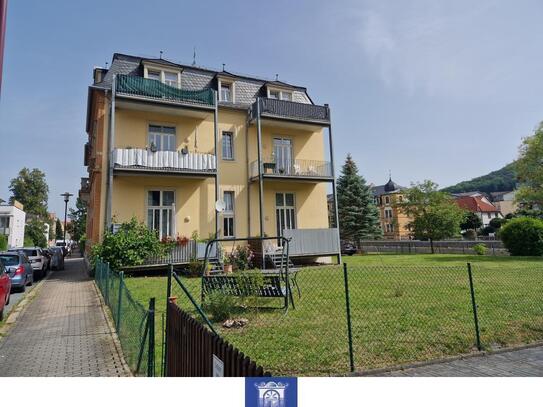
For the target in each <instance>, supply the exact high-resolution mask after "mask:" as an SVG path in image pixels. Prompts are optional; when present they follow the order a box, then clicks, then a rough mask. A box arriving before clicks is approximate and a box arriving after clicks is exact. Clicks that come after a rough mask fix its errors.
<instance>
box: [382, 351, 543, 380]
mask: <svg viewBox="0 0 543 407" xmlns="http://www.w3.org/2000/svg"><path fill="white" fill-rule="evenodd" d="M379 376H463V377H470V376H543V346H537V347H533V348H525V349H519V350H512V351H507V352H500V353H493V354H489V355H484V356H474V357H469V358H465V359H458V360H454V361H451V362H444V363H435V364H431V365H426V366H419V367H414V368H411V369H405V370H396V371H392V372H387V373H383V374H381V375H379Z"/></svg>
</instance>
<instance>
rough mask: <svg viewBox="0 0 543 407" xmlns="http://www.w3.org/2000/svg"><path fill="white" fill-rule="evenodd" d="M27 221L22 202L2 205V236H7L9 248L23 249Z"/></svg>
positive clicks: (0, 221)
mask: <svg viewBox="0 0 543 407" xmlns="http://www.w3.org/2000/svg"><path fill="white" fill-rule="evenodd" d="M25 221H26V213H25V211H24V208H23V205H22V204H21V203H20V202H18V201H15V202H13V205H8V204H0V234H2V235H5V236H7V238H8V248H16V247H23V245H24V240H25Z"/></svg>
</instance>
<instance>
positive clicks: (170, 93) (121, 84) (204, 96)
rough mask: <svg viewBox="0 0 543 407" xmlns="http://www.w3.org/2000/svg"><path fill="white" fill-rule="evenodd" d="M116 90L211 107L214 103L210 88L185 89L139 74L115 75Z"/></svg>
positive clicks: (133, 94)
mask: <svg viewBox="0 0 543 407" xmlns="http://www.w3.org/2000/svg"><path fill="white" fill-rule="evenodd" d="M116 92H118V93H121V94H126V95H132V96H143V97H147V98H153V99H160V100H166V101H172V102H183V103H189V104H198V105H203V106H208V107H212V106H214V105H215V100H214V94H213V91H212V90H211V89H202V90H186V89H179V88H176V87H174V86H169V85H166V84H164V83H162V82H159V81H156V80H153V79H146V78H142V77H140V76H132V75H117V82H116Z"/></svg>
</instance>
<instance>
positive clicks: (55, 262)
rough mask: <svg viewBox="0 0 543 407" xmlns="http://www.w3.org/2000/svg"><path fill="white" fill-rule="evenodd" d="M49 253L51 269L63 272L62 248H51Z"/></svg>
mask: <svg viewBox="0 0 543 407" xmlns="http://www.w3.org/2000/svg"><path fill="white" fill-rule="evenodd" d="M49 251H50V252H51V268H52V269H53V270H64V251H63V250H62V247H58V246H53V247H50V248H49Z"/></svg>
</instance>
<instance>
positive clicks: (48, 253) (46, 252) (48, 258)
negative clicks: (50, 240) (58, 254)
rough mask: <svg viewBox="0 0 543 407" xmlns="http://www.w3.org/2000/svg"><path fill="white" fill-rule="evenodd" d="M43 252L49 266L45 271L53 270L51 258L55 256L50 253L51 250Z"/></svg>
mask: <svg viewBox="0 0 543 407" xmlns="http://www.w3.org/2000/svg"><path fill="white" fill-rule="evenodd" d="M42 252H43V255H44V256H45V262H46V264H47V266H46V267H45V269H46V270H47V271H49V270H51V257H52V256H53V254H52V253H51V252H50V251H49V249H42Z"/></svg>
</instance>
